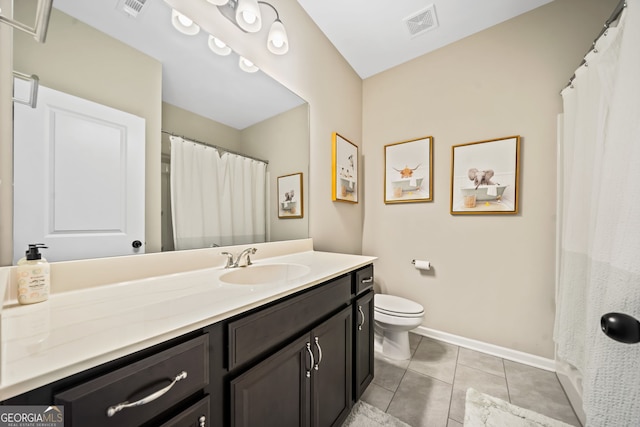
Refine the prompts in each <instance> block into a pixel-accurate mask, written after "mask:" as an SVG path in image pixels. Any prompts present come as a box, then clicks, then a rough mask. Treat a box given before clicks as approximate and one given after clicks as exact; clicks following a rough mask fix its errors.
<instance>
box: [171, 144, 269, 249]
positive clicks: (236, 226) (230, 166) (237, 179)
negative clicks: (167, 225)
mask: <svg viewBox="0 0 640 427" xmlns="http://www.w3.org/2000/svg"><path fill="white" fill-rule="evenodd" d="M170 140H171V213H172V218H173V238H174V244H175V249H176V250H180V249H197V248H207V247H213V246H228V245H241V244H248V243H260V242H264V241H265V233H266V180H265V176H266V167H267V165H266V164H265V163H263V162H260V161H256V160H252V159H249V158H246V157H243V156H238V155H235V154H230V153H223V154H222V155H221V154H220V152H219V151H218V150H217V149H215V148H213V147H207V146H205V145H203V144H198V143H194V142H192V141H189V140H187V139H183V138H180V137H176V136H171V137H170Z"/></svg>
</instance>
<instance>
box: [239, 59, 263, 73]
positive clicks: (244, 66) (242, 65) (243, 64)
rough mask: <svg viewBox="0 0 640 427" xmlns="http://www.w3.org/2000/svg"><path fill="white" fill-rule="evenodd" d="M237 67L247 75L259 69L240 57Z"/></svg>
mask: <svg viewBox="0 0 640 427" xmlns="http://www.w3.org/2000/svg"><path fill="white" fill-rule="evenodd" d="M238 65H239V66H240V69H241V70H242V71H246V72H247V73H255V72H256V71H258V70H259V68H258V67H257V66H256V65H255V64H254V63H253V62H251V61H249V60H248V59H247V58H245V57H244V56H241V57H240V60H239V61H238Z"/></svg>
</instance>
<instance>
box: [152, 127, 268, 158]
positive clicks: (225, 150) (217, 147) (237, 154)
mask: <svg viewBox="0 0 640 427" xmlns="http://www.w3.org/2000/svg"><path fill="white" fill-rule="evenodd" d="M160 132H162V133H166V134H167V135H171V136H177V137H179V138H182V139H186V140H188V141H191V142H195V143H196V144H200V145H206V146H207V147H211V148H215V149H216V150H219V151H224V152H225V153H230V154H235V155H236V156H242V157H246V158H247V159H251V160H255V161H258V162H262V163H264V164H267V165H268V164H269V161H268V160H262V159H259V158H257V157H253V156H247V155H246V154H242V153H239V152H237V151H233V150H229V149H228V148H224V147H220V146H218V145H215V144H209V143H208V142H204V141H198V140H197V139H193V138H189V137H188V136H184V135H178V134H176V133H173V132H169V131H166V130H164V129H163V130H160Z"/></svg>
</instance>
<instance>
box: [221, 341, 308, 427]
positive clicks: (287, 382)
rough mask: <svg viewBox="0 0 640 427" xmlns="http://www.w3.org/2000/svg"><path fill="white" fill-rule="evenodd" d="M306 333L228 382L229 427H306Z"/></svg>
mask: <svg viewBox="0 0 640 427" xmlns="http://www.w3.org/2000/svg"><path fill="white" fill-rule="evenodd" d="M309 338H310V337H309V334H305V335H304V336H302V337H300V338H298V339H297V340H296V341H294V342H293V343H291V344H289V345H288V346H286V347H285V348H283V349H282V350H280V351H278V352H277V353H275V354H274V355H272V356H271V357H269V358H267V359H266V360H264V361H263V362H261V363H259V364H258V365H256V366H254V367H253V368H251V369H249V370H248V371H246V372H245V373H244V374H242V375H240V376H239V377H237V378H236V379H234V380H232V381H231V426H233V427H240V426H241V427H260V426H278V427H299V426H303V427H308V426H309V393H310V386H311V372H312V371H313V364H312V363H311V362H312V360H311V343H310V339H309Z"/></svg>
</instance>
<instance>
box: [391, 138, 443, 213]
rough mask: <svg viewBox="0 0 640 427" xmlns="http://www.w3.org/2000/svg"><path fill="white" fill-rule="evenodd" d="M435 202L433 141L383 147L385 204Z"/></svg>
mask: <svg viewBox="0 0 640 427" xmlns="http://www.w3.org/2000/svg"><path fill="white" fill-rule="evenodd" d="M432 200H433V138H432V137H430V136H425V137H424V138H418V139H412V140H409V141H403V142H396V143H394V144H388V145H385V146H384V202H385V203H387V204H389V203H410V202H431V201H432Z"/></svg>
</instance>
